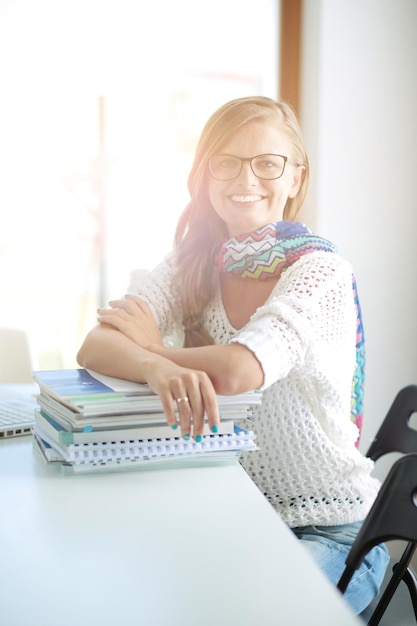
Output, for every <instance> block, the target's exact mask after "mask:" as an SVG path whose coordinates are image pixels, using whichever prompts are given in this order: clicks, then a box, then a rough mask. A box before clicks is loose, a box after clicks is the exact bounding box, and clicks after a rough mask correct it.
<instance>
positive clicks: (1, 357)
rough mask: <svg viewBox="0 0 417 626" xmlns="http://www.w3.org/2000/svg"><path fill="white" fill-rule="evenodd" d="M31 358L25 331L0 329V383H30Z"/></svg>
mask: <svg viewBox="0 0 417 626" xmlns="http://www.w3.org/2000/svg"><path fill="white" fill-rule="evenodd" d="M32 370H33V366H32V356H31V351H30V346H29V339H28V336H27V334H26V333H25V331H23V330H20V329H17V328H0V383H29V382H32Z"/></svg>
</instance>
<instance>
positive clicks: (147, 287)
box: [127, 255, 184, 347]
mask: <svg viewBox="0 0 417 626" xmlns="http://www.w3.org/2000/svg"><path fill="white" fill-rule="evenodd" d="M175 271H176V265H175V261H174V258H173V256H171V255H169V256H167V257H166V258H165V259H164V260H163V261H162V262H161V263H160V264H159V265H157V266H156V267H155V268H154V269H153V270H151V271H149V270H144V269H137V270H134V271H133V272H132V273H131V275H130V283H129V286H128V289H127V293H129V294H134V295H136V296H139V297H140V298H142V299H143V300H145V301H146V302H147V303H148V304H149V306H150V307H151V310H152V313H153V315H154V317H155V320H156V323H157V324H158V327H159V329H160V331H161V334H162V337H163V341H164V344H165V345H168V346H176V347H179V346H182V345H183V341H184V333H183V327H182V320H181V304H180V295H179V292H178V290H177V289H176V288H175V287H174V286H173V277H174V273H175Z"/></svg>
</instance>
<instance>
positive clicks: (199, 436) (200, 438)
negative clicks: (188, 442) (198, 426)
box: [195, 435, 203, 443]
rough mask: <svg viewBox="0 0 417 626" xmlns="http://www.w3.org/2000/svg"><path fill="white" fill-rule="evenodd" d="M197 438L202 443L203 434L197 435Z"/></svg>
mask: <svg viewBox="0 0 417 626" xmlns="http://www.w3.org/2000/svg"><path fill="white" fill-rule="evenodd" d="M195 440H196V442H197V443H201V442H202V441H203V437H202V436H201V435H197V436H196V438H195Z"/></svg>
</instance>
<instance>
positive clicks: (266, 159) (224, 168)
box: [209, 154, 299, 180]
mask: <svg viewBox="0 0 417 626" xmlns="http://www.w3.org/2000/svg"><path fill="white" fill-rule="evenodd" d="M287 161H288V163H293V164H294V165H297V166H298V165H299V164H298V163H297V162H296V161H293V159H290V158H289V157H286V156H284V155H282V154H258V155H257V156H254V157H252V158H251V159H241V158H240V157H237V156H235V155H234V154H218V155H215V156H212V157H211V159H209V169H210V174H211V175H212V177H213V178H215V179H216V180H232V179H233V178H237V177H238V176H239V174H240V172H241V171H242V167H243V163H245V162H247V163H250V166H251V170H252V172H253V173H254V174H255V176H257V178H262V179H263V180H275V179H276V178H281V176H282V175H283V173H284V170H285V165H286V163H287Z"/></svg>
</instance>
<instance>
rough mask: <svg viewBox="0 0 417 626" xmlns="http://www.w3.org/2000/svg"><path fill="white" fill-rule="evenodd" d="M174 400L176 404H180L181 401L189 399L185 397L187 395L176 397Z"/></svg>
mask: <svg viewBox="0 0 417 626" xmlns="http://www.w3.org/2000/svg"><path fill="white" fill-rule="evenodd" d="M175 402H176V403H177V404H180V403H181V402H189V399H188V398H187V396H183V397H182V398H177V399H176V400H175Z"/></svg>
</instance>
